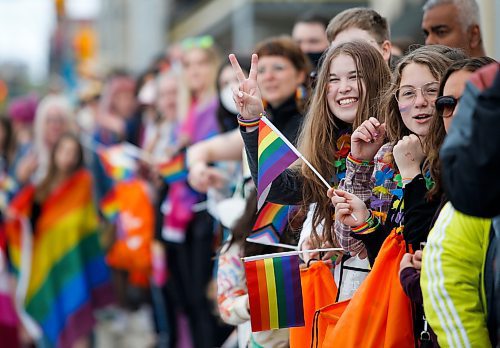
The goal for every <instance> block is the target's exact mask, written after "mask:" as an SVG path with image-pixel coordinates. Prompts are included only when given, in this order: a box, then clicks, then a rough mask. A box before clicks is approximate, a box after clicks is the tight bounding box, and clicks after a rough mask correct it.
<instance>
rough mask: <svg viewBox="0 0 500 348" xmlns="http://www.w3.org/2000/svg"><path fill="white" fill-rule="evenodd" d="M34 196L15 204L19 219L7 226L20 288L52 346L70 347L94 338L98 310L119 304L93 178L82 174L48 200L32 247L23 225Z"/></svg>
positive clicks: (29, 193)
mask: <svg viewBox="0 0 500 348" xmlns="http://www.w3.org/2000/svg"><path fill="white" fill-rule="evenodd" d="M34 194H35V188H34V187H33V186H27V187H26V188H25V189H23V190H22V191H21V192H20V193H19V195H18V196H16V197H15V198H14V200H13V202H12V204H11V208H12V211H13V212H15V213H16V215H17V216H19V219H16V220H13V221H11V222H9V223H8V224H7V226H6V228H7V236H8V247H9V254H10V255H11V261H12V264H13V267H14V269H15V270H16V271H17V274H18V277H19V288H22V289H25V290H23V295H22V298H21V299H20V300H21V304H22V305H23V309H24V311H25V312H26V313H27V314H28V315H29V316H30V318H31V319H32V320H34V321H35V322H36V323H37V324H38V326H39V327H40V328H41V330H42V332H43V335H44V338H46V339H47V341H48V343H49V345H50V346H51V347H52V346H57V347H70V346H72V345H73V343H74V342H75V341H76V340H77V339H78V338H80V337H82V336H85V335H88V334H90V333H91V331H92V328H93V326H94V323H95V318H94V315H93V311H94V310H95V309H97V308H100V307H103V306H105V305H107V304H109V303H111V302H112V301H113V290H112V287H111V283H110V272H109V269H108V266H107V265H106V262H105V259H104V253H103V251H102V249H101V246H100V242H99V219H98V216H97V213H96V209H95V206H94V203H93V197H92V179H91V175H90V173H89V172H88V171H86V170H80V171H78V172H77V173H75V174H74V175H73V176H72V177H71V178H69V179H68V180H67V181H65V182H64V183H63V184H61V186H60V187H58V189H57V190H55V191H54V193H53V194H51V195H50V196H49V197H47V199H46V200H45V201H44V202H43V204H42V207H41V214H40V216H39V218H38V220H37V223H36V225H35V227H34V231H33V233H31V234H29V236H30V238H31V239H30V241H31V242H32V245H31V246H30V247H29V248H27V247H26V245H29V244H26V243H29V241H28V242H27V239H26V238H25V237H24V236H25V234H23V233H24V232H23V231H22V224H21V223H20V221H22V220H23V219H24V221H28V219H27V217H29V216H30V214H31V207H32V202H33V199H34ZM23 260H31V262H25V261H23Z"/></svg>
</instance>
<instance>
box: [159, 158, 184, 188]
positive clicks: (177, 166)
mask: <svg viewBox="0 0 500 348" xmlns="http://www.w3.org/2000/svg"><path fill="white" fill-rule="evenodd" d="M158 171H159V172H160V175H161V176H162V177H163V179H164V180H165V182H167V183H169V184H171V183H174V182H177V181H181V180H185V179H186V178H187V174H188V170H187V166H186V152H185V151H181V152H180V153H179V154H178V155H176V156H175V157H174V158H172V159H171V160H170V161H168V162H164V163H161V164H159V165H158Z"/></svg>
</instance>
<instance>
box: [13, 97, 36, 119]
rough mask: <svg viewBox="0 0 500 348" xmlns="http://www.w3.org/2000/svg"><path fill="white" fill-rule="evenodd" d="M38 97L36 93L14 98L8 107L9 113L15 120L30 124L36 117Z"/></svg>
mask: <svg viewBox="0 0 500 348" xmlns="http://www.w3.org/2000/svg"><path fill="white" fill-rule="evenodd" d="M37 104H38V98H37V96H36V95H34V94H30V95H25V96H22V97H19V98H16V99H14V100H12V101H11V102H10V104H9V106H8V107H7V115H8V116H9V117H10V118H11V119H12V121H13V122H17V123H24V124H30V123H33V120H34V119H35V112H36V108H37Z"/></svg>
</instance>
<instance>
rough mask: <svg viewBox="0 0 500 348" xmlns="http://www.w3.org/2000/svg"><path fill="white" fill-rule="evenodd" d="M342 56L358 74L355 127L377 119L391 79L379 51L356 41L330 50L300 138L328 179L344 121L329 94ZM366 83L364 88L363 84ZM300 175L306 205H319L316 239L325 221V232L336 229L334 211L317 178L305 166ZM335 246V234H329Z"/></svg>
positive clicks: (315, 219)
mask: <svg viewBox="0 0 500 348" xmlns="http://www.w3.org/2000/svg"><path fill="white" fill-rule="evenodd" d="M340 55H347V56H350V57H351V58H352V59H353V60H354V63H355V65H356V70H357V72H358V76H359V77H360V78H359V79H358V90H359V103H358V109H357V112H356V116H355V119H354V122H353V128H355V127H357V126H358V125H360V124H361V123H362V122H363V121H364V120H367V119H368V118H370V117H371V116H374V117H377V111H378V103H379V100H380V98H381V96H382V93H383V90H384V89H385V88H386V85H387V84H388V83H389V80H390V71H389V68H388V66H387V63H386V62H385V61H384V59H383V58H382V56H381V55H380V53H379V52H378V51H377V49H376V48H374V47H373V46H371V45H370V44H368V43H367V42H364V41H353V42H346V43H343V44H340V45H339V46H337V47H334V48H329V49H328V51H327V53H326V55H325V58H324V61H323V63H322V65H321V68H320V70H319V72H318V80H317V84H316V87H315V90H314V93H313V95H312V98H311V102H310V108H309V112H308V113H307V115H306V117H305V120H304V124H303V127H302V129H301V132H300V136H299V142H298V143H299V149H300V150H301V152H302V154H303V155H304V157H305V158H307V159H308V160H309V161H310V162H311V164H312V165H313V166H314V167H315V168H316V169H317V170H318V171H319V172H320V173H321V174H322V175H323V177H324V178H326V179H327V180H329V179H330V178H332V177H333V176H334V175H335V174H336V173H335V167H334V162H335V153H336V152H337V151H338V150H339V149H338V148H337V144H336V142H337V138H336V137H337V131H338V130H339V129H340V127H341V123H342V122H341V121H340V120H339V119H338V118H337V117H336V116H335V115H334V114H333V113H332V111H331V110H330V108H329V106H328V100H327V91H328V83H329V77H330V65H331V63H332V61H333V60H334V59H335V58H337V57H338V56H340ZM361 80H362V81H363V82H364V86H365V88H366V90H365V88H364V87H363V84H362V83H361ZM301 172H302V175H303V177H304V186H303V187H304V188H303V198H304V203H306V204H309V203H317V207H316V209H315V211H314V215H313V235H315V236H316V237H317V234H316V228H317V226H318V225H319V224H320V223H321V222H322V221H323V220H324V224H325V225H324V226H325V230H326V231H330V230H331V228H332V226H333V218H332V214H333V212H334V209H333V207H332V205H331V203H330V200H329V199H328V198H327V197H326V192H325V186H324V184H323V183H322V182H321V181H320V180H319V179H318V178H317V176H316V175H315V174H314V173H313V172H312V171H311V170H310V169H309V167H307V166H306V165H305V164H302V167H301ZM326 236H327V238H328V240H329V241H330V242H331V243H333V242H334V240H333V235H332V234H330V233H327V234H326Z"/></svg>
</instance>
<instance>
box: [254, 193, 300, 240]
mask: <svg viewBox="0 0 500 348" xmlns="http://www.w3.org/2000/svg"><path fill="white" fill-rule="evenodd" d="M296 210H297V207H296V206H293V205H282V204H275V203H270V202H266V203H265V204H264V207H263V208H262V209H261V210H260V211H259V215H258V217H257V221H255V224H254V226H253V228H252V234H251V235H250V236H249V237H248V238H247V239H251V240H254V241H262V242H264V243H278V242H279V236H281V234H282V233H283V231H284V230H285V227H286V225H287V223H288V221H289V217H290V214H293V213H294V212H295V211H296Z"/></svg>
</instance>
